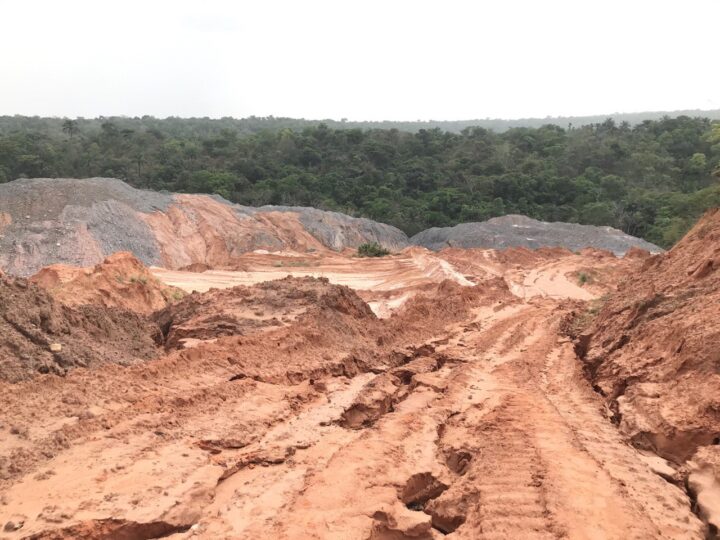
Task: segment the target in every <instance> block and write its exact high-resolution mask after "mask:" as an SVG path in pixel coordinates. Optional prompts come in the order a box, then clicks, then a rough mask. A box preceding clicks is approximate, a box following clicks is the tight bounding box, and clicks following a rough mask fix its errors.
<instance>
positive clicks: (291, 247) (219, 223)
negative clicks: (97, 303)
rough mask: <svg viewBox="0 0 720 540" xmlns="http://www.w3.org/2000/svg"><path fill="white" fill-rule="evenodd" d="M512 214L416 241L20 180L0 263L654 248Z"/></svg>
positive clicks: (335, 217) (332, 218) (317, 219)
mask: <svg viewBox="0 0 720 540" xmlns="http://www.w3.org/2000/svg"><path fill="white" fill-rule="evenodd" d="M516 221H517V218H512V217H509V218H501V219H496V220H491V221H490V222H488V223H487V224H482V223H471V224H465V225H463V226H460V230H465V231H466V232H464V233H462V234H460V237H462V239H461V240H458V239H456V236H455V235H454V233H453V232H452V231H446V232H444V231H437V230H431V231H427V232H425V233H421V234H420V235H418V236H416V237H414V238H413V240H412V241H410V240H408V238H407V236H406V235H405V233H404V232H402V231H400V230H398V229H396V228H395V227H392V226H390V225H384V224H382V223H377V222H375V221H372V220H369V219H364V218H353V217H350V216H347V215H344V214H340V213H337V212H327V211H322V210H317V209H314V208H306V207H285V206H262V207H259V208H253V207H248V206H241V205H233V204H231V203H229V202H227V201H225V200H223V199H222V198H220V197H217V196H208V195H189V194H171V193H168V192H152V191H147V190H138V189H135V188H132V187H130V186H129V185H127V184H125V183H124V182H121V181H120V180H116V179H108V178H90V179H84V180H78V179H47V178H45V179H32V180H28V179H24V180H17V181H15V182H9V183H6V184H0V268H2V269H4V270H6V271H7V272H9V273H13V274H18V275H23V276H27V275H32V274H34V273H36V272H37V271H39V270H40V269H41V268H42V267H44V266H48V265H51V264H56V263H61V264H66V265H71V266H93V265H96V264H99V263H100V262H101V261H102V260H103V259H105V258H106V257H108V256H110V255H112V254H113V253H116V252H119V251H128V252H131V253H132V254H133V255H134V256H135V257H137V258H138V259H139V260H140V261H142V262H143V263H144V264H146V265H148V266H162V267H165V268H169V269H181V268H184V267H190V266H192V265H204V266H205V267H207V268H233V267H235V266H237V259H238V258H239V257H240V256H241V255H242V254H244V253H248V252H251V251H256V250H264V251H270V252H283V251H292V252H295V253H300V254H303V255H307V254H312V253H314V252H317V251H327V250H332V251H342V250H343V249H346V248H357V247H358V246H359V245H361V244H363V243H367V242H378V243H379V244H381V245H383V246H385V247H386V248H388V249H389V250H391V251H398V250H401V249H402V248H405V247H407V246H409V245H411V244H412V243H415V244H417V245H421V246H425V247H429V248H431V249H441V248H443V247H449V246H460V247H484V248H505V247H512V246H530V247H540V246H561V247H566V248H569V249H574V250H576V249H581V248H584V247H596V248H601V249H610V250H611V251H615V252H617V253H619V254H622V253H624V252H625V251H626V250H627V249H629V248H630V247H632V246H635V247H640V248H643V249H650V250H653V251H658V248H657V246H653V245H651V244H648V243H647V242H644V241H642V240H640V239H638V238H633V237H630V236H628V235H624V234H622V233H620V232H619V231H614V230H611V229H609V228H602V227H584V226H580V225H575V224H563V223H553V224H541V223H539V222H532V223H533V224H534V227H535V229H523V230H522V234H519V231H520V229H519V228H518V223H516ZM528 223H530V222H528ZM488 230H491V231H493V233H492V234H486V231H488ZM529 235H530V236H532V237H533V238H532V239H529Z"/></svg>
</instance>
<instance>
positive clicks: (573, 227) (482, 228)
mask: <svg viewBox="0 0 720 540" xmlns="http://www.w3.org/2000/svg"><path fill="white" fill-rule="evenodd" d="M410 242H411V243H412V244H415V245H417V246H423V247H426V248H428V249H432V250H435V251H438V250H441V249H444V248H446V247H458V248H475V247H493V248H496V249H503V248H507V247H528V248H539V247H564V248H567V249H569V250H571V251H578V250H581V249H583V248H586V247H593V248H597V249H606V250H608V251H612V252H613V253H615V255H624V254H625V252H627V251H628V250H629V249H630V248H633V247H635V248H640V249H645V250H648V251H650V252H652V253H658V252H660V251H662V250H661V249H660V248H659V247H658V246H656V245H654V244H651V243H650V242H646V241H645V240H642V239H640V238H635V237H634V236H630V235H628V234H625V233H624V232H622V231H619V230H617V229H613V228H612V227H595V226H592V225H578V224H577V223H557V222H556V223H547V222H544V221H538V220H536V219H531V218H529V217H526V216H518V215H507V216H503V217H497V218H492V219H489V220H487V221H483V222H480V223H461V224H460V225H455V226H454V227H443V228H438V227H433V228H432V229H427V230H425V231H422V232H420V233H418V234H416V235H415V236H413V237H412V238H411V239H410Z"/></svg>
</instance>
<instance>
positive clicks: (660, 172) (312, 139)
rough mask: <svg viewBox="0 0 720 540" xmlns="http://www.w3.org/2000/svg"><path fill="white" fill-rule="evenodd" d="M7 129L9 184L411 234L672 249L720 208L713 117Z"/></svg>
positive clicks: (2, 154) (0, 135) (4, 171)
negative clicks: (70, 184)
mask: <svg viewBox="0 0 720 540" xmlns="http://www.w3.org/2000/svg"><path fill="white" fill-rule="evenodd" d="M9 119H14V120H13V122H10V120H9ZM0 120H1V121H0V182H7V181H11V180H14V179H16V178H21V177H90V176H105V177H115V178H120V179H123V180H125V181H127V182H128V183H130V184H131V185H133V186H136V187H141V188H148V189H155V190H170V191H179V192H189V193H215V194H218V195H221V196H223V197H225V198H226V199H228V200H230V201H233V202H237V203H241V204H248V205H255V206H259V205H264V204H283V205H303V206H315V207H317V208H323V209H330V210H337V211H341V212H345V213H348V214H351V215H357V216H365V217H369V218H372V219H375V220H378V221H382V222H386V223H390V224H392V225H395V226H397V227H399V228H401V229H403V230H404V231H405V232H407V233H408V234H414V233H416V232H418V231H420V230H422V229H425V228H427V227H433V226H447V225H454V224H457V223H461V222H466V221H481V220H485V219H488V218H490V217H494V216H499V215H504V214H508V213H519V214H525V215H528V216H531V217H534V218H537V219H542V220H546V221H568V222H577V223H586V224H592V225H609V226H613V227H617V228H620V229H622V230H624V231H625V232H627V233H629V234H633V235H636V236H641V237H643V238H645V239H647V240H649V241H651V242H654V243H657V244H659V245H661V246H664V247H668V246H670V245H672V244H673V243H674V242H675V241H676V240H677V239H678V238H680V237H681V236H682V235H683V234H684V232H685V231H686V230H687V229H688V228H689V227H690V225H691V224H692V223H693V222H694V220H695V219H696V218H697V217H698V215H699V214H700V213H701V212H702V211H704V210H705V209H706V208H708V207H710V206H718V205H720V180H719V179H718V176H720V123H719V122H717V121H713V120H710V119H708V118H691V117H688V116H679V117H675V118H670V117H665V118H661V119H659V120H645V121H643V122H641V123H639V124H636V125H630V124H629V123H627V122H622V123H616V122H615V121H614V120H612V119H607V120H605V121H603V122H598V123H594V124H590V125H586V126H581V127H573V126H567V127H560V126H557V125H550V124H548V125H543V126H541V127H516V128H511V129H508V130H506V131H503V132H495V131H492V130H488V129H485V128H481V127H466V128H465V129H463V130H462V131H461V132H460V133H452V132H449V131H443V130H441V129H439V128H434V129H419V130H418V131H417V132H406V131H401V130H398V129H394V128H393V129H359V128H348V127H343V128H341V129H335V128H333V127H330V126H328V125H326V124H322V123H321V124H317V125H309V126H304V127H302V125H297V126H293V127H287V125H284V124H282V122H281V121H280V120H281V119H278V123H277V125H275V127H274V128H272V129H260V130H259V131H254V132H253V131H249V132H248V131H244V130H241V129H236V128H233V127H232V123H227V125H223V124H220V126H219V125H218V124H217V122H218V121H217V120H209V119H206V120H203V119H193V120H192V122H189V121H188V120H185V121H183V119H172V118H171V119H164V120H160V119H154V118H151V117H146V119H145V121H144V122H141V123H137V122H135V123H133V122H132V121H128V122H124V121H122V119H95V120H92V121H82V120H69V119H64V120H59V119H39V118H34V119H32V118H31V119H27V118H25V117H3V118H2V119H0ZM127 120H132V119H127ZM230 120H232V119H230ZM3 122H4V123H3ZM88 122H90V123H88ZM183 122H184V123H183ZM298 122H299V121H298Z"/></svg>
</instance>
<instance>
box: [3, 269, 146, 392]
mask: <svg viewBox="0 0 720 540" xmlns="http://www.w3.org/2000/svg"><path fill="white" fill-rule="evenodd" d="M156 339H159V331H158V330H157V327H156V326H155V325H152V324H148V321H147V320H145V319H144V318H143V317H141V316H139V315H137V314H135V313H132V312H130V311H127V310H123V309H119V308H101V307H99V306H80V307H78V308H72V307H69V306H65V305H62V304H61V303H60V302H58V301H56V300H55V299H54V298H53V297H52V296H51V295H50V294H49V293H48V292H47V291H45V290H43V289H42V288H40V287H38V286H37V285H35V284H33V283H30V282H28V281H27V280H24V279H20V278H18V279H13V278H7V277H0V380H5V381H9V382H17V381H20V380H23V379H27V378H29V377H31V376H33V375H35V374H37V373H56V374H64V373H65V372H66V371H67V370H69V369H71V368H73V367H78V366H79V367H91V366H94V365H97V364H100V363H104V362H115V363H120V364H127V363H132V362H135V361H138V360H145V359H148V358H151V357H153V356H154V355H155V354H156V352H157V347H156Z"/></svg>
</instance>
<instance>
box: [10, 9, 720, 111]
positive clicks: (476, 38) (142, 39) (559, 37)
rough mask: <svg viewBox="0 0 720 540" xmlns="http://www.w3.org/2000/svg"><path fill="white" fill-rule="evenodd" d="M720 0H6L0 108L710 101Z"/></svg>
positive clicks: (716, 85)
mask: <svg viewBox="0 0 720 540" xmlns="http://www.w3.org/2000/svg"><path fill="white" fill-rule="evenodd" d="M719 23H720V0H707V1H705V0H674V1H664V0H654V1H644V0H622V1H616V0H597V1H590V0H573V1H559V0H557V1H555V0H528V1H520V0H494V1H491V0H474V1H454V0H437V1H434V2H425V1H419V0H408V1H402V0H382V1H375V0H333V1H315V0H257V1H255V0H252V1H242V0H235V1H214V0H196V1H193V2H189V1H188V2H185V1H177V0H173V1H160V0H142V1H137V2H136V1H133V0H122V1H109V0H102V1H99V0H94V1H73V0H63V1H58V0H48V1H40V0H0V114H26V115H41V116H70V117H74V116H85V117H94V116H99V115H103V116H111V115H126V116H140V115H144V114H150V115H154V116H159V117H165V116H211V117H220V116H235V117H245V116H250V115H255V116H267V115H274V116H291V117H304V118H314V119H317V118H334V119H340V118H348V119H351V120H383V119H387V120H417V119H422V120H429V119H434V120H459V119H470V118H485V117H492V118H520V117H545V116H557V115H585V114H599V113H611V112H633V111H651V110H676V109H690V108H701V109H711V108H720V69H719V68H718V47H719V45H718V43H720V41H719V36H720V30H719Z"/></svg>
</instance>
